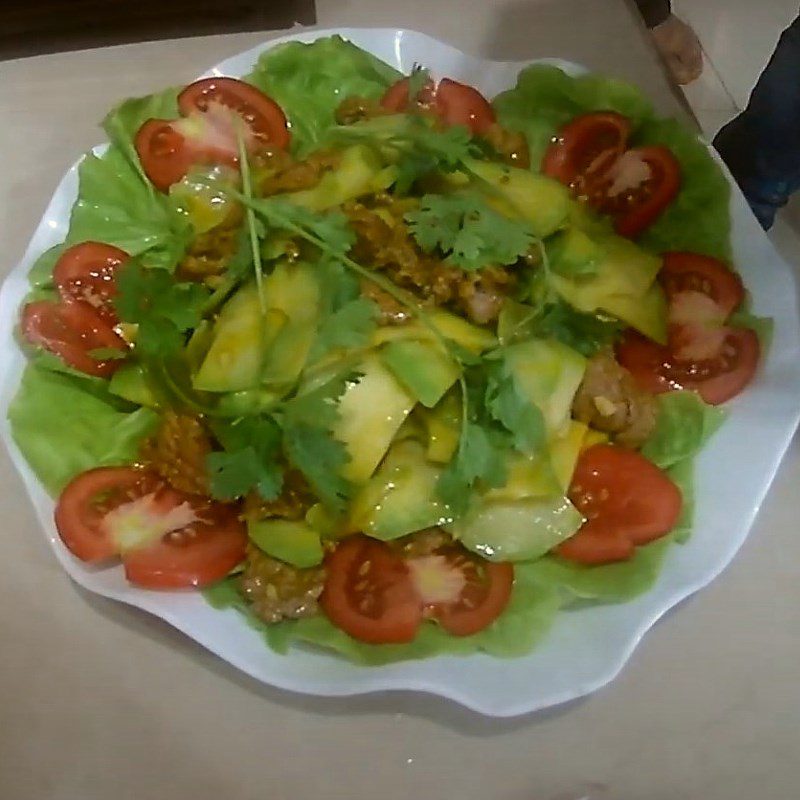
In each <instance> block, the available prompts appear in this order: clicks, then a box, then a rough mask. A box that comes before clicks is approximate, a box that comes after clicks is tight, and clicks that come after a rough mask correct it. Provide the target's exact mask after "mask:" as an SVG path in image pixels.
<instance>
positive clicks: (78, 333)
mask: <svg viewBox="0 0 800 800" xmlns="http://www.w3.org/2000/svg"><path fill="white" fill-rule="evenodd" d="M22 333H23V335H24V336H25V338H26V339H27V340H28V341H29V342H30V343H31V344H33V345H37V346H38V347H43V348H44V349H45V350H49V351H50V352H51V353H55V354H56V355H57V356H59V357H60V358H61V359H63V360H64V361H65V362H66V363H67V364H68V365H69V366H70V367H73V368H74V369H77V370H80V371H81V372H85V373H86V374H87V375H96V376H97V377H100V378H107V377H108V376H109V375H111V374H112V373H113V372H114V370H116V369H117V367H118V366H119V365H120V364H121V363H122V362H121V360H120V359H115V358H114V359H107V360H104V359H95V358H92V356H91V351H92V350H97V349H100V348H111V349H113V350H119V351H120V352H122V353H123V354H124V353H125V352H127V347H126V345H125V342H124V341H123V340H122V339H121V338H120V337H119V336H117V334H116V333H115V332H114V330H113V329H112V328H111V326H110V325H109V324H108V323H107V322H105V321H104V320H103V319H102V318H101V317H99V316H98V315H97V314H96V313H95V312H94V311H93V310H92V309H91V308H90V307H89V305H88V304H86V303H56V302H52V301H50V300H39V301H37V302H35V303H28V304H27V305H26V306H24V308H23V309H22Z"/></svg>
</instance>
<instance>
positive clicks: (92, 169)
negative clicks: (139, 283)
mask: <svg viewBox="0 0 800 800" xmlns="http://www.w3.org/2000/svg"><path fill="white" fill-rule="evenodd" d="M136 163H137V165H138V161H137V162H136ZM78 178H79V189H78V200H77V202H76V203H75V205H74V206H73V207H72V215H71V216H70V226H69V233H68V234H67V240H66V244H67V245H71V244H76V243H78V242H85V241H88V240H94V241H98V242H106V243H107V244H113V245H115V246H116V247H120V248H122V249H123V250H124V251H125V252H127V253H129V254H130V255H132V256H138V255H140V256H141V260H142V262H143V263H144V264H145V266H148V267H159V268H162V269H173V268H174V267H175V265H176V264H177V263H178V261H179V260H180V259H181V257H182V256H183V254H184V253H185V252H186V247H187V245H188V243H189V241H190V239H191V237H192V235H193V232H192V227H191V225H190V224H189V222H188V220H187V219H186V218H185V217H183V216H181V214H180V213H179V212H178V211H177V210H176V209H175V208H174V207H173V206H172V205H170V203H169V201H168V200H167V198H166V196H165V195H163V194H161V193H160V192H156V191H155V190H154V189H153V187H152V186H151V185H150V184H149V183H146V182H145V180H144V179H143V178H142V176H141V175H140V174H139V172H138V170H137V167H136V166H134V165H133V164H132V163H131V161H130V160H129V159H128V158H127V157H126V156H125V154H124V153H123V151H122V150H120V149H119V148H118V147H115V146H111V147H109V148H108V150H107V151H106V152H105V153H104V154H103V155H102V156H100V157H98V156H95V155H92V154H91V153H90V154H88V155H87V156H86V158H84V160H83V161H82V162H81V164H80V166H79V167H78Z"/></svg>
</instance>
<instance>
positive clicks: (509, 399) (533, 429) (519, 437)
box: [438, 357, 545, 515]
mask: <svg viewBox="0 0 800 800" xmlns="http://www.w3.org/2000/svg"><path fill="white" fill-rule="evenodd" d="M462 382H463V384H462V395H461V402H462V429H461V435H460V437H459V443H458V448H457V450H456V453H455V455H454V457H453V459H452V460H451V462H450V463H449V464H448V465H447V467H446V468H445V470H444V472H443V473H442V476H441V478H440V480H439V486H438V490H439V494H440V496H441V497H442V499H443V500H445V502H447V503H448V505H450V507H451V508H452V509H453V510H454V511H455V512H456V513H457V514H459V515H461V514H463V513H464V512H465V511H466V510H467V508H468V506H469V501H470V497H471V494H472V491H473V489H474V487H475V485H476V484H478V483H480V484H482V485H484V486H489V487H496V486H502V485H503V484H504V483H505V482H506V478H507V474H506V465H507V455H508V453H509V452H510V451H511V450H517V451H518V452H521V453H527V454H530V455H533V454H535V453H537V452H539V450H540V449H541V448H542V447H543V446H544V443H545V426H544V419H543V418H542V414H541V412H540V411H539V409H538V408H537V407H536V406H535V405H533V404H532V403H531V402H530V401H529V400H528V399H527V398H526V397H524V396H523V395H522V393H521V392H520V390H519V387H518V386H517V384H516V381H515V380H514V378H513V376H512V375H511V374H510V373H509V372H508V370H507V369H506V366H505V363H504V361H503V359H502V358H501V357H490V358H489V359H487V360H484V361H483V362H482V363H481V364H479V365H476V366H475V367H471V368H470V369H469V370H468V371H467V372H466V373H465V374H464V376H463V377H462Z"/></svg>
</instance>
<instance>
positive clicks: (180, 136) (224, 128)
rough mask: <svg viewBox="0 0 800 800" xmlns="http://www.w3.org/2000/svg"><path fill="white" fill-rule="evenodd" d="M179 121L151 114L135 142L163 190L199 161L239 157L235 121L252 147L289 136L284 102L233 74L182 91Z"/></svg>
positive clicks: (282, 142)
mask: <svg viewBox="0 0 800 800" xmlns="http://www.w3.org/2000/svg"><path fill="white" fill-rule="evenodd" d="M178 109H179V111H180V113H181V115H182V118H181V119H178V120H163V119H150V120H147V122H145V123H144V124H143V125H142V126H141V128H139V130H138V132H137V134H136V138H135V139H134V145H135V147H136V152H137V153H138V155H139V160H140V161H141V163H142V169H144V171H145V174H146V175H147V177H148V178H149V179H150V180H151V181H152V183H153V185H154V186H155V187H156V188H157V189H160V190H161V191H162V192H165V191H167V190H168V189H169V187H170V186H171V185H172V184H173V183H177V182H178V181H179V180H181V178H183V176H184V175H186V173H187V172H188V171H189V169H190V168H191V167H192V166H194V165H195V164H227V165H229V166H236V165H237V164H238V162H239V148H238V141H237V122H238V120H241V121H242V122H243V123H244V126H245V127H244V136H245V144H246V146H247V148H248V150H255V149H258V148H263V147H270V146H271V147H276V148H278V149H281V150H282V149H285V148H286V147H288V145H289V142H290V139H291V136H290V134H289V127H288V123H287V121H286V116H285V114H284V113H283V111H282V110H281V108H280V106H279V105H278V104H277V103H276V102H275V101H274V100H272V99H271V98H269V97H267V95H265V94H264V93H263V92H260V91H259V90H258V89H256V88H255V87H254V86H251V85H250V84H248V83H244V81H239V80H236V79H235V78H204V79H203V80H199V81H195V82H194V83H192V84H190V85H189V86H187V87H186V88H185V89H184V90H183V91H182V92H181V93H180V94H179V95H178Z"/></svg>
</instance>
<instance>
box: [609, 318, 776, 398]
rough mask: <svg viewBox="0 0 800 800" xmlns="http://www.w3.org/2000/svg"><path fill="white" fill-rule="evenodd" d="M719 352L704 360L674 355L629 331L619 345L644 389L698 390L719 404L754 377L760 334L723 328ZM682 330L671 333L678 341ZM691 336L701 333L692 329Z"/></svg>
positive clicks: (619, 355) (619, 354) (620, 353)
mask: <svg viewBox="0 0 800 800" xmlns="http://www.w3.org/2000/svg"><path fill="white" fill-rule="evenodd" d="M721 330H722V332H723V333H724V336H723V338H722V344H721V347H720V349H719V353H718V354H717V355H716V356H715V357H713V358H709V359H705V360H702V361H685V360H679V359H677V358H676V357H675V355H674V351H673V349H672V347H671V346H664V345H659V344H656V343H655V342H651V341H650V340H649V339H645V338H644V337H643V336H641V335H640V334H637V333H635V332H633V331H628V332H627V333H626V334H625V336H624V337H623V338H622V340H621V341H620V342H619V343H618V345H617V359H618V361H619V362H620V364H622V366H623V367H625V368H626V369H628V370H629V371H630V372H631V373H632V374H633V377H634V378H635V379H636V382H637V383H638V384H639V385H640V386H641V387H642V388H643V389H645V390H647V391H649V392H653V393H655V394H660V393H661V392H668V391H672V390H676V389H691V390H693V391H696V392H697V393H698V394H699V395H700V396H701V397H702V398H703V400H705V402H706V403H709V404H710V405H719V404H720V403H724V402H726V401H728V400H730V399H731V398H732V397H735V396H736V395H737V394H739V393H740V392H742V391H743V390H744V389H745V387H746V386H747V385H748V384H749V383H750V382H751V381H752V380H753V377H754V376H755V373H756V370H757V368H758V362H759V358H760V354H761V346H760V344H759V341H758V336H757V335H756V334H755V332H754V331H752V330H749V329H748V328H738V327H724V328H722V329H721ZM680 334H681V331H680V330H678V331H674V332H673V333H672V339H673V341H676V342H679V341H680V340H681V337H680ZM692 335H694V336H696V335H698V334H697V333H696V332H694V331H693V333H692Z"/></svg>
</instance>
